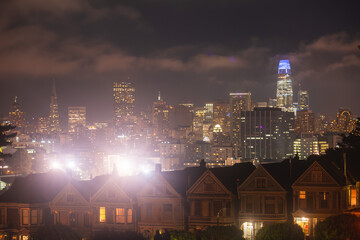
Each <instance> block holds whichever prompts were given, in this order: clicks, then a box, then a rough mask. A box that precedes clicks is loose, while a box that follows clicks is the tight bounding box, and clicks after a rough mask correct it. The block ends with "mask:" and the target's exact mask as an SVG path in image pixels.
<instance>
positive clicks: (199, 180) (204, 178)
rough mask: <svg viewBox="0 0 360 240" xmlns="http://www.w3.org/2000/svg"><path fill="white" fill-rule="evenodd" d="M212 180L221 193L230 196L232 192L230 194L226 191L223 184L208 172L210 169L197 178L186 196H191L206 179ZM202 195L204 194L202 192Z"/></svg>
mask: <svg viewBox="0 0 360 240" xmlns="http://www.w3.org/2000/svg"><path fill="white" fill-rule="evenodd" d="M209 178H210V179H212V180H213V181H215V182H214V184H216V185H218V186H219V187H220V188H221V189H222V190H223V191H222V193H226V194H229V195H231V193H232V192H230V190H229V189H227V188H226V187H225V186H224V184H223V183H222V182H221V181H220V180H219V179H218V178H217V177H216V176H215V175H214V174H213V173H212V172H211V171H210V169H208V170H206V171H205V172H204V173H203V174H202V175H201V177H200V178H198V180H197V181H196V182H195V183H194V184H193V185H192V186H191V187H190V188H189V189H188V190H187V191H186V193H187V194H186V195H188V194H192V193H194V192H195V191H196V189H197V188H199V186H200V185H201V184H202V183H203V182H204V180H206V179H209ZM205 192H206V190H205ZM211 192H213V191H211ZM202 193H204V192H203V191H202ZM217 193H219V192H217ZM214 194H215V193H214Z"/></svg>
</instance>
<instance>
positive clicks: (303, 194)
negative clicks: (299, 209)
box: [300, 191, 306, 199]
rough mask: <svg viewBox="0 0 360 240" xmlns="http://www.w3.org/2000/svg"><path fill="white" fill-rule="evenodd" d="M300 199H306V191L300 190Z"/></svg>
mask: <svg viewBox="0 0 360 240" xmlns="http://www.w3.org/2000/svg"><path fill="white" fill-rule="evenodd" d="M300 199H306V191H300Z"/></svg>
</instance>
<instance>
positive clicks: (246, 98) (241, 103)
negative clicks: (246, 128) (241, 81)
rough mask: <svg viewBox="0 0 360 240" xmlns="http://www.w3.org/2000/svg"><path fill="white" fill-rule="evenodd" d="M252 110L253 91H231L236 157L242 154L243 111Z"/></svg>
mask: <svg viewBox="0 0 360 240" xmlns="http://www.w3.org/2000/svg"><path fill="white" fill-rule="evenodd" d="M250 110H251V93H250V92H248V93H230V137H231V143H232V145H233V148H234V151H233V153H234V157H235V158H237V157H240V155H241V142H240V123H241V121H242V119H241V111H250Z"/></svg>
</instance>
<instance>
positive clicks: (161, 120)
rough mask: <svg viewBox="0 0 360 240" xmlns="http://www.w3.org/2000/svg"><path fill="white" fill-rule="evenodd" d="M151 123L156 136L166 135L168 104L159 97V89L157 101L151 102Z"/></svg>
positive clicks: (167, 128) (167, 129)
mask: <svg viewBox="0 0 360 240" xmlns="http://www.w3.org/2000/svg"><path fill="white" fill-rule="evenodd" d="M152 123H153V125H154V131H155V135H156V136H158V137H165V136H166V135H167V133H168V131H169V106H168V105H166V102H165V101H164V100H163V99H162V98H161V95H160V91H159V95H158V99H157V101H155V102H154V103H153V108H152Z"/></svg>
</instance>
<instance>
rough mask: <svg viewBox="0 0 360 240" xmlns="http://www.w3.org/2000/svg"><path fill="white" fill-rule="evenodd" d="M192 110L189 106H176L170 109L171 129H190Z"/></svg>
mask: <svg viewBox="0 0 360 240" xmlns="http://www.w3.org/2000/svg"><path fill="white" fill-rule="evenodd" d="M193 112H194V109H193V107H192V106H191V105H188V104H187V105H184V104H178V105H176V106H173V107H170V111H169V125H170V128H172V129H177V128H179V127H186V126H189V127H191V128H192V125H193V117H194V114H193Z"/></svg>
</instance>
